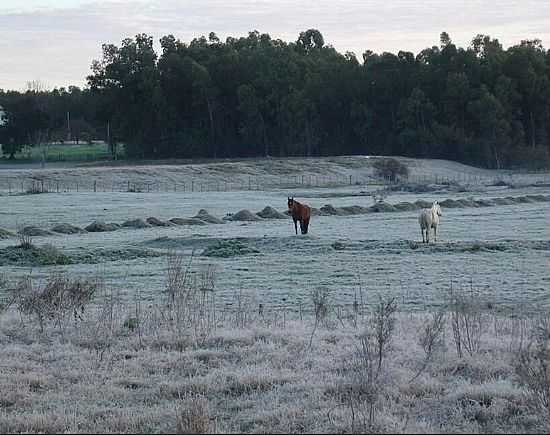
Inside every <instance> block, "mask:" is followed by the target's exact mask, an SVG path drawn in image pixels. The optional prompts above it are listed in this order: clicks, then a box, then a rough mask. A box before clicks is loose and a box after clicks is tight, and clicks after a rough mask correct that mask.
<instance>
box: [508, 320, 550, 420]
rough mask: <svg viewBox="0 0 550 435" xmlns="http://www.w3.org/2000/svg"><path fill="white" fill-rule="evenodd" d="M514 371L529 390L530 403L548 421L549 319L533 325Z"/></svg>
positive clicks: (549, 371)
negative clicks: (530, 334) (530, 336)
mask: <svg viewBox="0 0 550 435" xmlns="http://www.w3.org/2000/svg"><path fill="white" fill-rule="evenodd" d="M516 373H517V375H518V376H519V379H520V383H521V384H523V385H524V386H525V387H526V388H527V391H528V392H529V397H530V399H531V404H532V405H533V406H534V408H535V410H537V411H539V412H540V414H541V415H542V416H543V417H544V419H545V422H546V423H550V320H549V319H548V318H542V319H541V320H539V322H538V323H537V324H536V325H535V328H534V330H533V334H532V339H531V342H530V343H529V344H528V345H527V346H526V347H525V348H523V349H520V350H519V352H518V358H517V360H516Z"/></svg>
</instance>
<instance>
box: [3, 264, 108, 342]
mask: <svg viewBox="0 0 550 435" xmlns="http://www.w3.org/2000/svg"><path fill="white" fill-rule="evenodd" d="M97 287H98V283H97V282H95V281H84V280H78V279H77V280H70V279H69V278H67V277H66V276H64V275H62V274H53V275H51V276H49V277H48V278H47V280H46V282H45V283H44V284H37V283H35V282H34V281H33V280H32V279H31V278H30V277H24V278H23V279H22V280H20V281H19V282H17V283H16V285H15V287H14V288H13V289H10V290H9V292H10V294H11V297H10V302H9V304H10V305H11V304H13V305H14V306H15V307H16V308H17V310H18V311H19V312H20V313H21V314H22V315H26V316H30V317H34V318H35V319H36V321H37V322H38V325H39V327H40V331H41V332H43V331H44V325H45V323H46V322H48V321H52V322H53V323H54V324H55V325H56V326H58V327H59V328H60V329H61V327H62V325H63V324H64V323H65V321H66V320H67V317H68V316H69V315H72V316H73V318H74V321H75V322H76V321H78V320H82V315H83V314H84V310H85V307H86V305H88V304H89V303H90V301H91V300H92V298H93V296H94V294H95V292H96V290H97Z"/></svg>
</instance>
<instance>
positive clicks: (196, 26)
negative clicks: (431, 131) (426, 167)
mask: <svg viewBox="0 0 550 435" xmlns="http://www.w3.org/2000/svg"><path fill="white" fill-rule="evenodd" d="M309 28H316V29H318V30H320V31H321V33H322V34H323V36H324V38H325V42H326V43H328V44H331V45H333V46H334V47H335V48H336V49H337V50H338V51H340V52H345V51H353V52H355V53H356V55H357V56H358V58H361V54H362V53H363V52H364V51H365V50H366V49H370V50H373V51H375V52H382V51H390V52H394V53H396V52H397V51H398V50H408V51H412V52H414V53H415V54H416V53H418V52H419V51H420V50H422V49H423V48H426V47H429V46H432V45H437V44H438V42H439V34H440V33H441V32H442V31H446V32H448V33H449V34H450V36H451V39H452V40H453V42H454V43H455V44H457V45H459V46H463V47H465V46H467V45H469V43H470V41H471V40H472V38H473V37H474V36H475V35H476V34H478V33H483V34H489V35H491V36H492V37H494V38H498V39H499V40H500V41H501V43H502V44H503V45H504V47H505V48H506V47H508V46H510V45H514V44H516V43H519V41H520V40H521V39H533V38H539V39H541V40H542V42H543V44H544V46H545V47H547V46H550V0H522V1H514V0H499V1H487V0H462V1H459V0H309V1H303V0H301V1H295V0H277V1H275V0H179V1H176V0H149V1H145V0H141V1H138V0H117V1H113V0H111V1H104V0H0V88H3V89H17V90H22V89H23V88H24V87H25V83H26V82H27V81H31V80H40V81H42V82H43V83H45V84H47V85H48V86H49V87H52V88H53V87H56V86H57V87H60V86H65V87H66V86H68V85H78V86H83V85H85V83H86V75H88V74H89V73H90V65H91V62H92V60H93V59H99V58H100V57H101V44H102V43H114V44H116V45H120V41H121V40H122V39H123V38H125V37H132V36H134V35H136V34H137V33H142V32H145V33H148V34H150V35H152V36H153V37H154V38H155V40H156V41H157V42H158V40H159V39H160V38H161V37H162V36H164V35H167V34H173V35H174V36H175V37H176V38H179V39H180V40H182V41H184V42H189V41H190V40H191V39H193V38H194V37H197V36H200V35H208V33H209V32H211V31H213V32H216V34H217V35H218V36H219V37H220V39H222V40H225V38H226V37H227V36H234V37H239V36H246V35H247V33H248V32H249V31H251V30H258V31H260V32H261V33H269V34H270V35H271V36H272V38H280V39H283V40H285V41H295V40H296V39H297V36H298V34H299V33H300V32H301V31H303V30H307V29H309ZM157 47H158V45H157Z"/></svg>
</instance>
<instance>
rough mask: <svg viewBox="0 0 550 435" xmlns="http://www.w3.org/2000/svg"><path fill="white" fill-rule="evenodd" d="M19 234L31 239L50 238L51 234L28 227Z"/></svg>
mask: <svg viewBox="0 0 550 435" xmlns="http://www.w3.org/2000/svg"><path fill="white" fill-rule="evenodd" d="M19 234H22V235H24V236H31V237H41V236H51V235H52V234H53V233H52V232H51V231H48V230H43V229H41V228H38V227H34V226H28V227H24V228H23V229H22V230H20V231H19Z"/></svg>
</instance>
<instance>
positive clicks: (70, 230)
mask: <svg viewBox="0 0 550 435" xmlns="http://www.w3.org/2000/svg"><path fill="white" fill-rule="evenodd" d="M52 231H53V232H54V233H60V234H81V233H85V232H86V231H85V230H83V229H82V228H80V227H77V226H74V225H71V224H59V225H56V226H55V227H53V228H52Z"/></svg>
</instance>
